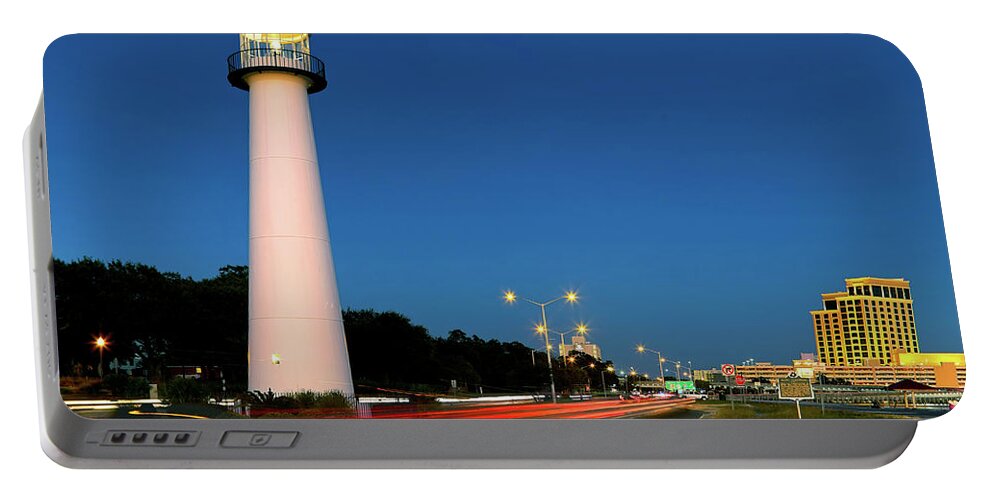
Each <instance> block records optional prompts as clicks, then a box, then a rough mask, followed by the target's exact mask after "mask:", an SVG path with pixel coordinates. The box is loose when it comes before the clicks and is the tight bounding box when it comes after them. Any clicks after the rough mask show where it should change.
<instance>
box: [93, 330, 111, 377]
mask: <svg viewBox="0 0 993 500" xmlns="http://www.w3.org/2000/svg"><path fill="white" fill-rule="evenodd" d="M93 345H94V346H96V349H97V351H99V352H100V364H98V365H97V376H98V377H100V378H101V379H102V378H103V350H104V349H106V348H107V346H109V345H110V342H108V341H107V339H105V338H103V335H100V336H99V337H97V338H96V340H94V341H93Z"/></svg>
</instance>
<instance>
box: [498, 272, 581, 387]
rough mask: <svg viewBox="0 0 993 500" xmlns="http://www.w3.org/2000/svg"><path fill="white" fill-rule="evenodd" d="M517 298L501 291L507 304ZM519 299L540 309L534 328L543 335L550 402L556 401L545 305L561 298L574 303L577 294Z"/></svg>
mask: <svg viewBox="0 0 993 500" xmlns="http://www.w3.org/2000/svg"><path fill="white" fill-rule="evenodd" d="M517 299H518V297H517V294H516V293H514V292H513V291H512V290H506V291H504V292H503V300H504V301H505V302H507V303H508V304H513V303H514V302H517ZM520 299H521V300H523V301H525V302H527V303H529V304H532V305H536V306H538V307H539V308H540V309H541V324H540V325H538V326H540V329H538V328H535V330H536V331H537V332H538V333H540V334H542V335H544V336H545V355H546V356H548V380H549V382H551V385H552V403H558V402H559V401H558V396H557V395H556V394H555V371H554V370H553V369H552V344H551V343H550V342H549V341H548V317H547V316H546V315H545V306H549V305H552V304H554V303H556V302H558V301H560V300H563V299H565V301H566V302H568V303H570V304H575V303H576V302H578V301H579V294H577V293H576V292H575V291H572V290H570V291H568V292H566V293H565V295H562V296H561V297H556V298H554V299H552V300H548V301H545V302H538V301H535V300H531V299H528V298H525V297H520Z"/></svg>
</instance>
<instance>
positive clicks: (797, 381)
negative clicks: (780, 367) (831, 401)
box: [779, 376, 814, 400]
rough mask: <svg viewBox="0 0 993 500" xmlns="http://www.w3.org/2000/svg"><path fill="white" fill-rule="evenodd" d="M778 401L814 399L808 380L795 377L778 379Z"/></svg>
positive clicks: (812, 389)
mask: <svg viewBox="0 0 993 500" xmlns="http://www.w3.org/2000/svg"><path fill="white" fill-rule="evenodd" d="M779 399H794V400H801V399H814V388H813V387H812V386H811V385H810V379H808V378H800V377H796V376H793V377H789V378H781V379H779Z"/></svg>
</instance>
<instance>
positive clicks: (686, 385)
mask: <svg viewBox="0 0 993 500" xmlns="http://www.w3.org/2000/svg"><path fill="white" fill-rule="evenodd" d="M665 390H667V391H669V392H680V393H682V392H692V391H695V390H696V386H695V385H693V381H692V380H666V381H665Z"/></svg>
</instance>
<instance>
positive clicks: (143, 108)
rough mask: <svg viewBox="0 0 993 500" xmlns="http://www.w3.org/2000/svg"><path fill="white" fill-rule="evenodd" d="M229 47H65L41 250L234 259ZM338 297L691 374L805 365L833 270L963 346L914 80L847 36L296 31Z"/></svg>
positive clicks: (935, 337)
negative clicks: (905, 295)
mask: <svg viewBox="0 0 993 500" xmlns="http://www.w3.org/2000/svg"><path fill="white" fill-rule="evenodd" d="M237 46H238V40H237V36H235V35H223V36H220V35H218V36H74V37H68V38H62V39H59V40H57V41H56V42H54V43H53V45H52V46H51V47H50V49H49V51H48V53H47V54H46V57H45V101H46V118H47V123H48V138H49V140H48V142H49V159H50V164H51V170H50V178H51V191H52V209H53V235H54V236H53V237H54V244H55V254H56V256H57V257H59V258H62V259H69V260H72V259H75V258H79V257H82V256H84V255H86V256H92V257H96V258H101V259H115V258H117V259H122V260H134V261H139V262H144V263H148V264H152V265H155V266H157V267H158V268H159V269H160V270H163V271H175V272H179V273H182V274H184V275H191V276H193V277H195V278H202V277H207V276H210V275H212V274H214V273H215V272H216V270H217V269H218V268H219V267H221V266H224V265H227V264H246V263H247V260H248V245H247V232H248V230H247V228H248V157H247V156H248V155H247V152H248V97H247V94H246V93H244V92H243V91H240V90H237V89H234V88H232V87H230V86H229V84H228V83H227V81H226V78H225V75H226V65H225V58H226V56H227V55H228V54H230V53H232V52H234V51H235V50H237ZM312 51H313V53H314V54H315V55H316V56H318V57H320V58H322V59H323V60H324V61H325V62H326V63H327V66H328V77H329V78H328V79H329V81H330V85H329V87H328V89H327V90H325V91H324V92H322V93H319V94H316V95H314V96H312V98H311V109H312V114H313V118H314V128H315V133H316V136H317V142H318V144H317V146H318V153H319V157H320V164H321V171H322V176H323V184H324V193H325V199H326V204H327V209H328V216H329V221H330V228H331V240H332V246H333V251H334V255H335V265H336V268H337V272H338V286H339V290H340V293H341V297H342V301H343V306H344V307H353V308H366V307H372V308H376V309H391V310H396V311H399V312H402V313H404V314H406V315H407V316H409V317H410V318H411V319H412V320H413V321H414V322H416V323H420V324H423V325H425V326H427V327H428V328H429V329H430V331H431V333H432V334H435V335H444V334H445V333H446V332H447V331H448V330H451V329H454V328H461V329H464V330H466V331H469V332H470V333H474V334H478V335H480V336H482V337H496V338H500V339H502V340H519V341H522V342H526V343H528V344H530V345H533V346H539V345H540V344H541V342H539V341H537V339H536V338H535V337H534V336H533V335H532V334H531V332H530V325H531V324H532V323H533V322H534V321H536V320H537V319H538V316H537V312H538V311H537V309H536V308H533V307H527V306H525V305H522V304H518V305H515V306H507V305H505V304H503V303H502V301H501V299H500V296H501V291H502V290H505V289H513V290H515V291H516V292H518V293H519V294H520V295H523V296H528V297H532V298H534V299H538V300H545V299H550V298H553V297H555V296H556V295H559V294H561V293H562V292H563V291H564V290H566V289H571V288H575V289H578V290H579V292H580V294H581V296H582V301H581V303H580V304H579V305H577V306H565V305H556V306H554V307H553V308H551V309H549V313H550V317H549V322H550V324H551V326H552V327H553V328H556V329H563V330H564V329H567V328H569V327H571V325H572V324H573V323H575V322H577V321H585V322H587V323H589V325H590V327H591V331H592V340H593V341H595V342H598V343H600V344H601V345H602V346H603V349H604V352H605V354H606V356H607V358H609V359H612V360H614V361H615V362H616V364H617V365H618V366H619V367H623V368H625V369H626V368H627V367H630V366H634V367H636V368H638V369H639V370H651V369H652V368H653V366H654V364H653V361H652V359H650V358H647V357H643V356H639V355H638V354H637V353H635V352H634V346H635V344H637V343H641V342H643V343H645V344H646V345H648V346H649V347H651V348H654V349H657V350H661V351H663V352H664V353H666V355H667V356H668V357H669V358H671V359H679V360H682V361H684V362H685V361H687V360H692V361H693V366H694V367H695V368H702V367H710V366H713V365H716V364H719V363H722V362H738V361H741V360H742V359H746V358H755V359H756V360H763V361H766V360H767V361H774V362H788V361H789V360H790V359H793V358H794V357H796V356H797V353H799V352H801V351H805V352H812V351H813V350H814V345H813V344H814V342H813V330H812V327H811V321H810V316H809V314H808V311H809V310H810V309H814V308H818V307H819V306H820V300H819V299H820V295H819V294H820V293H822V292H830V291H838V290H842V289H843V286H844V279H845V278H846V277H856V276H866V275H872V276H880V277H903V278H906V279H909V280H910V281H911V286H912V288H913V291H914V295H915V313H916V316H917V324H918V331H919V336H920V344H921V348H922V349H923V350H925V351H960V350H961V339H960V334H959V326H958V319H957V316H956V311H955V301H954V296H953V291H952V283H951V276H950V271H949V265H948V254H947V249H946V245H945V236H944V229H943V223H942V218H941V210H940V205H939V200H938V192H937V184H936V180H935V172H934V163H933V158H932V153H931V146H930V138H929V134H928V128H927V120H926V115H925V108H924V101H923V95H922V92H921V85H920V80H919V79H918V77H917V74H916V72H915V71H914V69H913V67H912V66H911V64H910V62H909V61H907V60H906V59H905V58H904V56H903V55H902V54H901V53H900V52H899V51H898V50H897V49H896V48H895V47H893V46H892V45H890V44H888V43H887V42H885V41H882V40H880V39H877V38H873V37H867V36H539V35H533V36H483V35H474V36H399V35H393V36H355V35H317V36H315V37H314V38H313V41H312Z"/></svg>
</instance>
